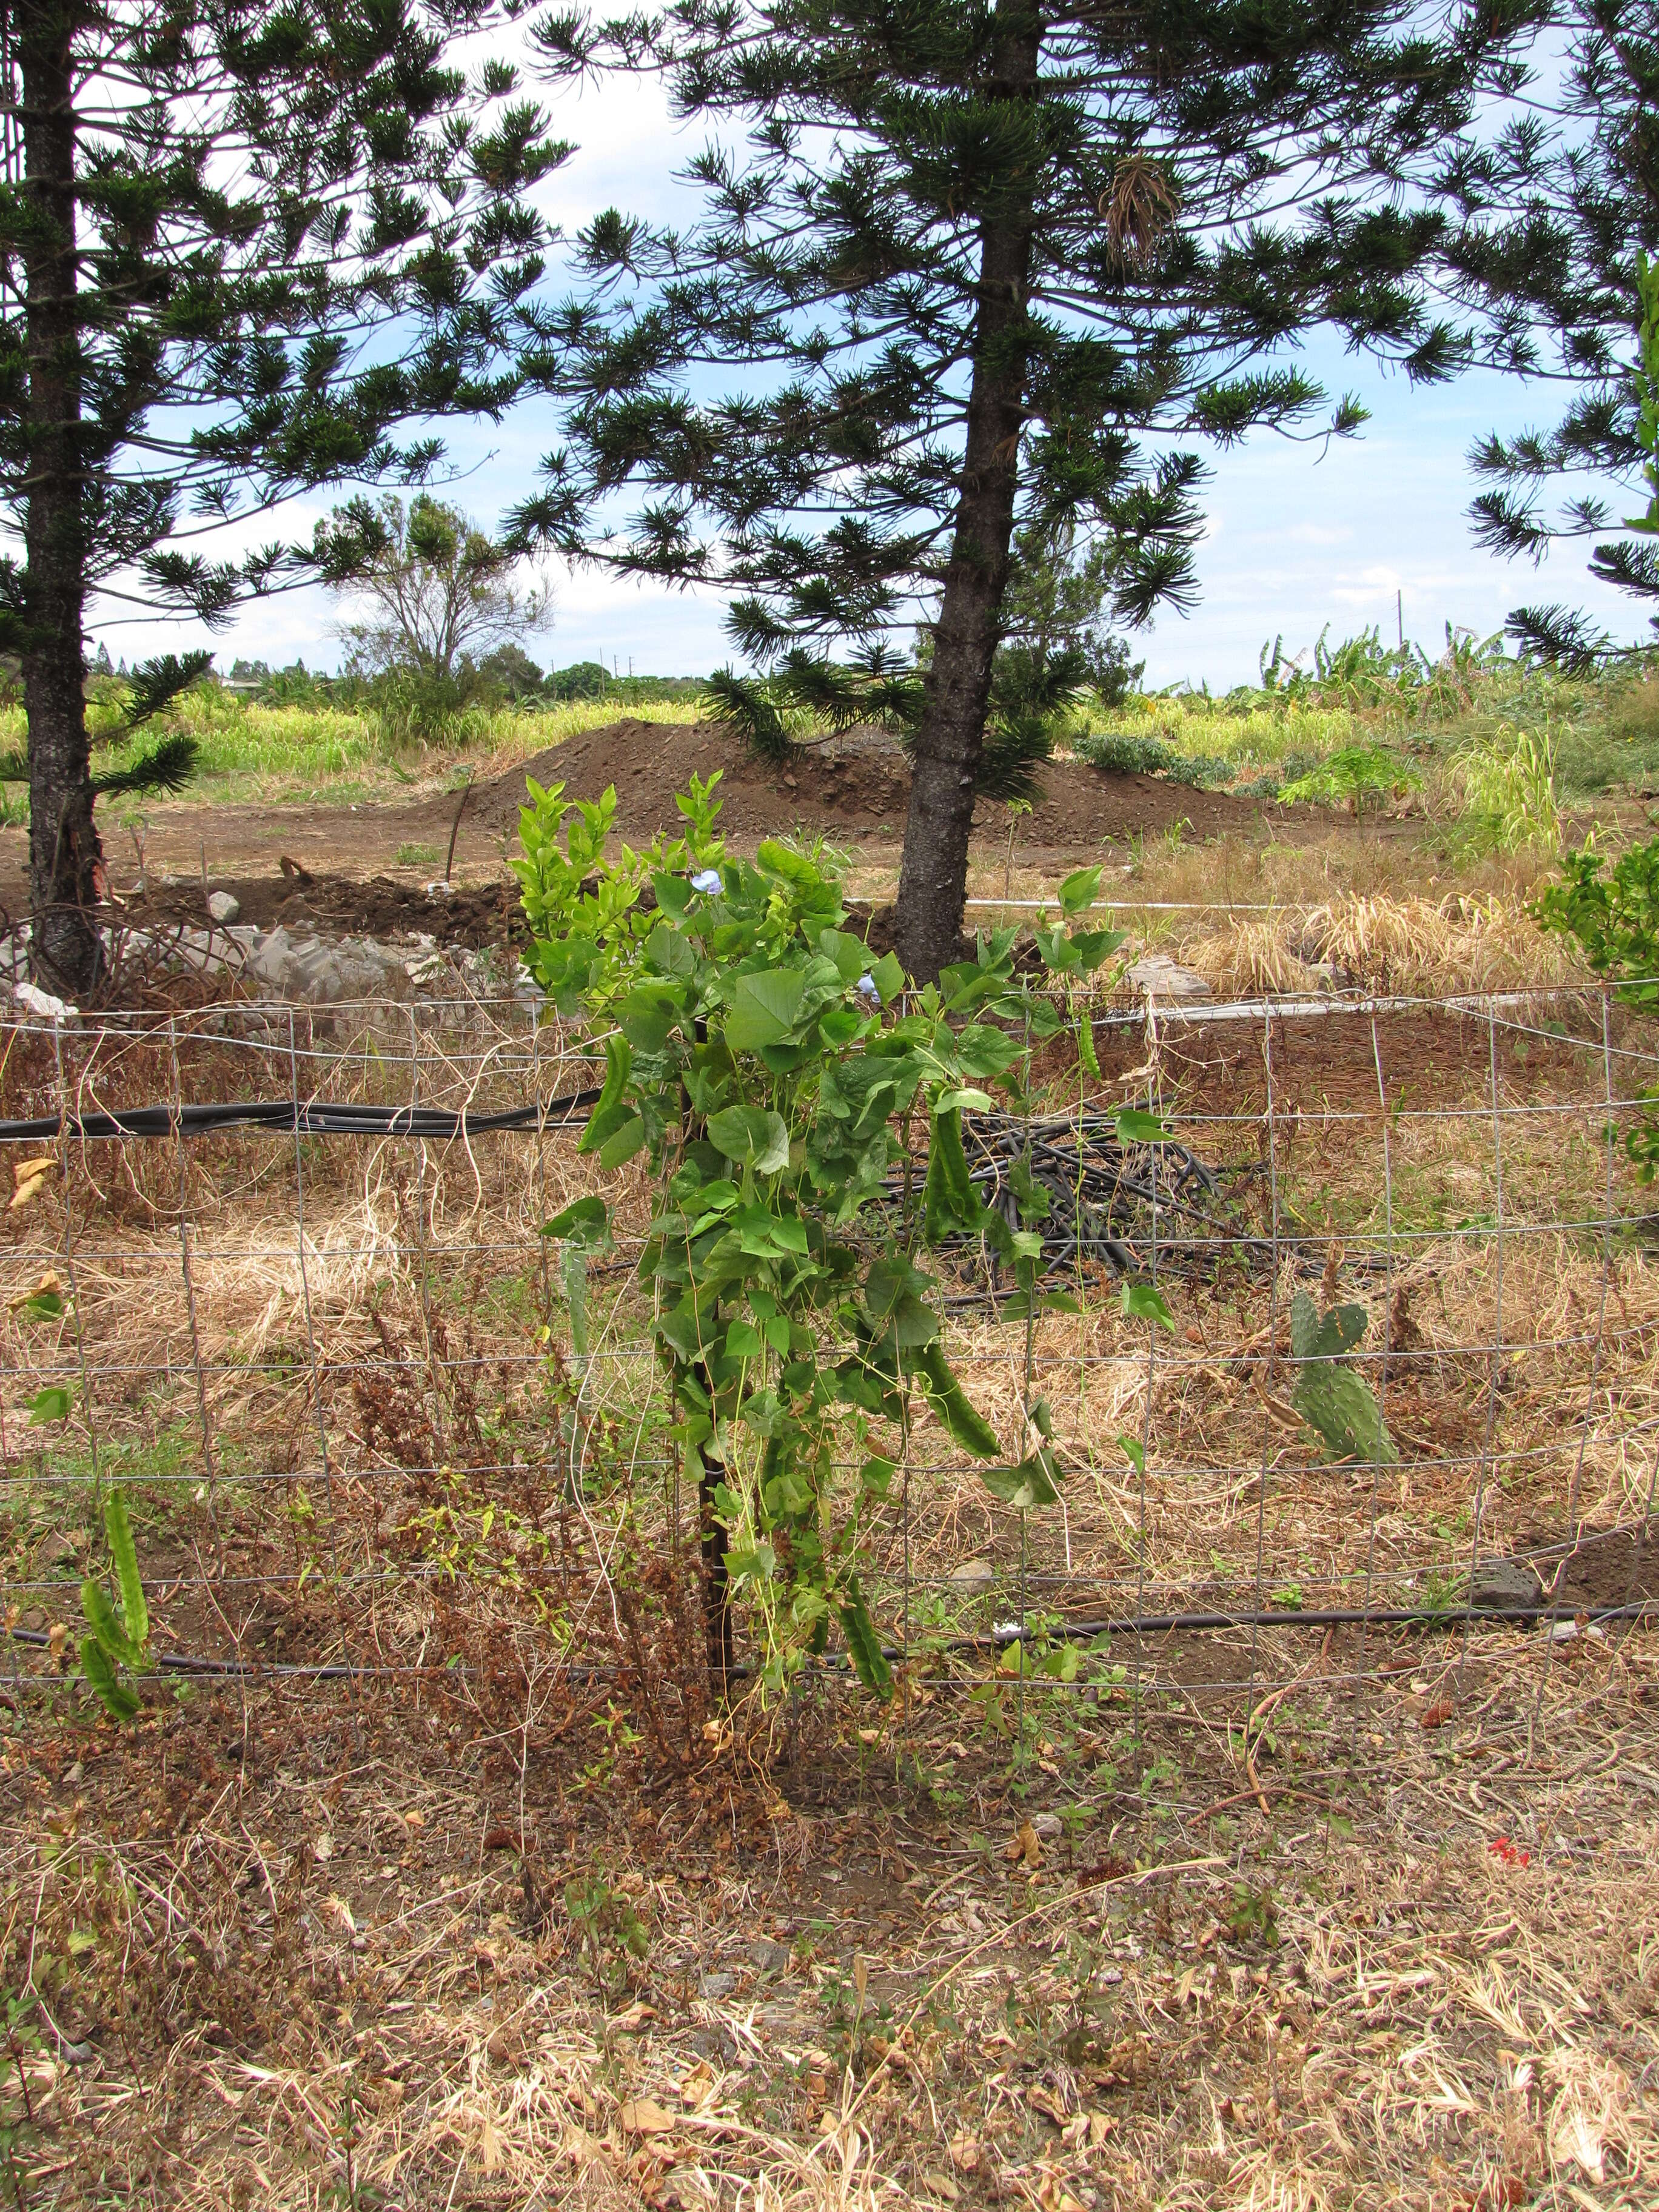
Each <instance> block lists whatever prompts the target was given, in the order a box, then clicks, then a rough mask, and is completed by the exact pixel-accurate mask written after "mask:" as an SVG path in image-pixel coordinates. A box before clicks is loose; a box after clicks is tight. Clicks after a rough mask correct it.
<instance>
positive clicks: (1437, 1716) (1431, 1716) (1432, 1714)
mask: <svg viewBox="0 0 1659 2212" xmlns="http://www.w3.org/2000/svg"><path fill="white" fill-rule="evenodd" d="M1451 1717H1452V1701H1451V1699H1449V1698H1446V1699H1443V1700H1442V1702H1441V1703H1440V1704H1439V1705H1431V1706H1430V1707H1429V1710H1428V1711H1427V1712H1425V1714H1424V1716H1423V1717H1422V1719H1421V1720H1420V1721H1419V1723H1417V1725H1418V1726H1419V1728H1422V1729H1437V1728H1443V1727H1444V1726H1445V1724H1446V1723H1447V1722H1448V1721H1449V1719H1450V1718H1451Z"/></svg>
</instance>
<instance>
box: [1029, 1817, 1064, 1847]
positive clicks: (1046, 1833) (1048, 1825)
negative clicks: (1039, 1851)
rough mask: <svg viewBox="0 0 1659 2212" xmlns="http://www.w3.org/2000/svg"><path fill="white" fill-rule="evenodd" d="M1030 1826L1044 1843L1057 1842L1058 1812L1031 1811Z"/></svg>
mask: <svg viewBox="0 0 1659 2212" xmlns="http://www.w3.org/2000/svg"><path fill="white" fill-rule="evenodd" d="M1031 1826H1032V1827H1033V1828H1034V1829H1035V1830H1036V1832H1037V1834H1038V1836H1040V1837H1041V1838H1042V1841H1043V1842H1044V1843H1045V1844H1057V1843H1058V1842H1059V1841H1060V1815H1059V1814H1058V1813H1033V1814H1032V1815H1031Z"/></svg>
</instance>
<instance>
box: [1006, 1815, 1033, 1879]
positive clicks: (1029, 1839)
mask: <svg viewBox="0 0 1659 2212" xmlns="http://www.w3.org/2000/svg"><path fill="white" fill-rule="evenodd" d="M1002 1856H1003V1857H1004V1858H1006V1859H1007V1860H1009V1861H1010V1862H1011V1863H1018V1861H1019V1860H1021V1859H1024V1862H1025V1863H1026V1865H1027V1866H1028V1867H1030V1868H1034V1869H1035V1868H1036V1867H1038V1866H1040V1865H1041V1864H1042V1844H1041V1843H1040V1842H1039V1841H1038V1838H1037V1832H1036V1829H1035V1828H1034V1827H1033V1826H1031V1824H1030V1821H1029V1820H1022V1821H1021V1822H1020V1824H1019V1826H1018V1827H1017V1828H1016V1829H1015V1831H1014V1832H1013V1834H1012V1836H1010V1838H1008V1841H1007V1843H1006V1845H1005V1846H1004V1848H1003V1853H1002Z"/></svg>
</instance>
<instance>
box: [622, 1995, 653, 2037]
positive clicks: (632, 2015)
mask: <svg viewBox="0 0 1659 2212" xmlns="http://www.w3.org/2000/svg"><path fill="white" fill-rule="evenodd" d="M656 2017H657V2008H656V2007H655V2005H648V2004H647V2003H646V2002H645V2001H644V1999H643V1998H641V1997H635V2000H634V2002H633V2003H632V2004H631V2005H629V2008H628V2010H627V2011H626V2012H624V2013H618V2015H617V2017H616V2019H615V2020H613V2021H611V2027H614V2028H615V2029H616V2031H617V2033H618V2035H637V2034H638V2033H639V2032H640V2030H641V2028H642V2027H644V2026H645V2023H646V2022H647V2021H648V2020H655V2018H656Z"/></svg>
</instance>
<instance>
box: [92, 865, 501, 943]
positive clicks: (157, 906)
mask: <svg viewBox="0 0 1659 2212" xmlns="http://www.w3.org/2000/svg"><path fill="white" fill-rule="evenodd" d="M213 888H214V890H216V891H228V892H229V893H230V894H231V896H232V897H234V899H235V900H236V901H237V903H238V905H239V906H240V909H241V910H240V913H239V915H237V918H236V919H237V923H238V926H239V927H240V926H241V925H243V924H246V925H247V926H248V927H252V928H254V929H270V928H273V927H275V926H276V924H277V923H279V922H280V923H281V924H282V926H283V928H285V929H288V930H289V931H302V930H307V929H314V930H317V931H319V933H324V934H334V933H346V934H349V935H352V936H356V937H373V938H378V939H386V938H393V937H409V936H414V935H416V934H417V933H420V934H425V935H427V936H430V937H433V938H435V939H437V940H438V941H439V942H440V943H441V944H445V945H466V946H468V947H469V948H470V949H471V950H473V951H477V950H479V949H481V948H482V947H483V946H485V945H505V944H507V943H508V942H524V941H526V940H527V932H526V928H525V926H524V915H523V912H522V910H521V909H520V905H519V896H518V885H517V884H515V883H510V882H507V881H506V880H503V881H502V882H501V883H499V884H484V885H482V886H477V887H474V888H471V889H468V888H465V887H464V886H459V885H458V886H456V887H454V888H453V889H452V890H449V891H448V892H447V893H446V892H442V891H438V892H428V890H427V889H426V887H425V886H424V885H423V884H407V883H397V882H394V881H393V879H392V878H391V877H390V876H371V877H370V878H368V881H367V882H366V883H360V882H356V881H354V880H353V879H352V878H349V877H347V876H336V875H327V876H321V875H319V876H308V877H307V878H305V879H304V880H302V881H295V880H293V879H291V878H289V877H287V876H283V875H276V874H272V875H269V876H231V877H216V878H214V881H213ZM124 915H125V920H126V921H128V922H129V923H131V924H132V925H134V926H137V927H143V928H149V929H155V928H172V927H177V926H178V925H179V924H181V923H183V924H187V925H189V926H190V927H192V928H198V929H199V928H201V927H203V926H204V921H205V914H204V900H203V895H202V887H201V885H200V884H156V885H155V886H153V887H152V888H151V889H149V890H145V891H143V892H142V893H138V894H137V895H135V896H131V897H130V898H128V899H127V901H126V902H125V909H124Z"/></svg>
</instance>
